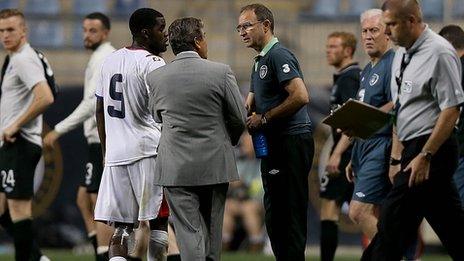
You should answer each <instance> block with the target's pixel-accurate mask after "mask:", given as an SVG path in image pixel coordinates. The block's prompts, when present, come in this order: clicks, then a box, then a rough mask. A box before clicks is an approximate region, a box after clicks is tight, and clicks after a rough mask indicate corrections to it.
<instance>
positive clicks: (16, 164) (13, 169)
mask: <svg viewBox="0 0 464 261" xmlns="http://www.w3.org/2000/svg"><path fill="white" fill-rule="evenodd" d="M41 156H42V148H41V147H40V146H39V145H37V144H34V143H32V142H30V141H28V140H26V139H25V138H23V137H22V136H21V135H18V136H17V138H16V141H15V142H13V143H4V144H3V146H2V147H1V148H0V182H1V186H0V192H4V193H5V194H6V197H7V198H9V199H31V198H32V196H33V195H34V173H35V168H36V167H37V164H38V163H39V160H40V157H41Z"/></svg>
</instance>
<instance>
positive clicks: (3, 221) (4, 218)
mask: <svg viewBox="0 0 464 261" xmlns="http://www.w3.org/2000/svg"><path fill="white" fill-rule="evenodd" d="M0 225H1V226H2V227H3V229H4V230H5V231H6V233H7V234H8V235H9V236H11V237H13V221H11V217H10V211H9V210H8V209H7V210H5V212H4V213H3V215H1V216H0Z"/></svg>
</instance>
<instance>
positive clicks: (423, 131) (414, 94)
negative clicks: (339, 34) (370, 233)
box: [362, 0, 464, 261]
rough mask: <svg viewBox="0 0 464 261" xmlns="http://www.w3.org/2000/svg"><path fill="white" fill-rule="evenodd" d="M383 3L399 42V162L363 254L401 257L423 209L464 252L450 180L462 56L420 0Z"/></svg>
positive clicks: (453, 249)
mask: <svg viewBox="0 0 464 261" xmlns="http://www.w3.org/2000/svg"><path fill="white" fill-rule="evenodd" d="M382 10H383V19H384V22H385V24H386V30H385V33H386V34H387V35H388V36H389V37H390V40H391V41H392V42H394V43H395V44H396V45H398V46H399V47H400V48H398V50H397V51H396V54H395V57H394V59H393V64H392V78H391V93H392V99H393V101H394V102H395V111H396V122H395V129H396V131H395V130H394V131H393V142H392V151H391V158H393V159H397V160H399V161H400V164H398V165H391V166H390V174H391V178H392V180H393V187H392V190H391V191H390V192H389V194H388V195H387V198H386V200H385V202H384V204H383V205H382V207H381V210H380V217H379V222H378V232H377V234H376V235H375V237H374V239H373V240H372V242H371V244H370V245H369V247H368V248H367V249H366V251H365V252H364V254H363V257H362V260H375V261H382V260H389V261H390V260H392V261H393V260H395V261H396V260H401V255H402V253H404V251H405V249H406V248H407V246H408V244H410V243H411V242H413V241H414V240H415V236H416V231H417V229H418V227H419V225H420V223H421V222H422V219H423V218H424V217H425V218H426V219H427V221H428V222H429V223H430V225H431V226H432V228H433V229H434V230H435V232H436V233H437V235H438V237H439V238H440V240H441V242H442V243H443V245H444V246H445V248H446V250H447V251H448V253H449V255H450V256H451V257H452V258H453V260H464V248H462V243H461V242H460V241H458V240H457V239H458V238H460V237H461V236H462V235H463V234H464V211H463V210H462V209H461V201H460V199H459V195H458V193H457V190H456V187H455V185H454V183H453V182H452V176H453V174H454V172H455V170H456V167H457V163H458V161H457V159H458V148H457V142H456V138H455V137H454V135H453V134H452V132H453V129H454V126H455V124H456V120H457V119H458V117H459V106H460V105H462V104H463V103H464V94H463V91H462V88H461V64H460V61H459V58H458V56H457V54H456V51H455V50H454V48H453V47H452V46H451V44H449V43H448V42H447V41H446V40H445V39H444V38H442V37H441V36H439V35H437V34H436V33H434V32H433V31H432V30H431V29H430V28H428V26H427V25H426V24H424V23H423V21H422V12H421V9H420V6H419V4H418V2H417V0H388V1H386V2H384V4H383V6H382Z"/></svg>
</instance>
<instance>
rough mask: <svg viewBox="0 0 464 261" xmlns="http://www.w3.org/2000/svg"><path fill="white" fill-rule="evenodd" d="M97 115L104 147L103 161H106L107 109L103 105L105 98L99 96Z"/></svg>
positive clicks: (99, 134)
mask: <svg viewBox="0 0 464 261" xmlns="http://www.w3.org/2000/svg"><path fill="white" fill-rule="evenodd" d="M95 108H96V111H95V117H96V120H97V128H98V136H99V137H100V143H101V147H102V154H103V162H105V160H104V157H105V151H106V132H105V109H104V107H103V98H101V97H97V103H96V107H95Z"/></svg>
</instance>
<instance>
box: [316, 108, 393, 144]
mask: <svg viewBox="0 0 464 261" xmlns="http://www.w3.org/2000/svg"><path fill="white" fill-rule="evenodd" d="M392 118H393V115H392V114H391V113H387V112H383V111H381V110H380V109H379V108H376V107H374V106H372V105H369V104H367V103H364V102H361V101H357V100H353V99H349V100H348V101H347V102H345V103H344V104H343V105H342V106H341V107H340V108H338V109H337V110H335V111H334V112H332V113H331V114H330V115H329V116H327V117H326V118H324V119H323V120H322V123H325V124H327V125H329V126H331V127H333V128H335V129H342V130H346V129H349V130H351V131H352V132H353V136H355V137H359V138H361V139H367V138H369V137H371V136H372V135H374V134H375V133H376V132H377V131H379V130H380V129H381V128H382V127H384V126H385V125H387V124H388V123H390V122H391V121H392Z"/></svg>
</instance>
